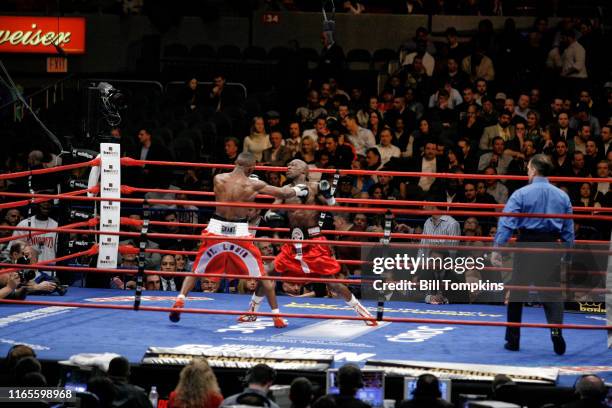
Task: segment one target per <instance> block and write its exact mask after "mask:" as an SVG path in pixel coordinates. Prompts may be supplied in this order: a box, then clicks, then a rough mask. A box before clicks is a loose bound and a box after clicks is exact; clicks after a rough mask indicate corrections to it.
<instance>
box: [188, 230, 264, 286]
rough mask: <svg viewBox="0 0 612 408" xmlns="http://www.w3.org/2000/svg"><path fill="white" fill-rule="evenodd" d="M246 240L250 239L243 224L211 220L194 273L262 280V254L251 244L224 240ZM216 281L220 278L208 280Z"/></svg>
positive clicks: (203, 235)
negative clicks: (258, 278) (252, 277)
mask: <svg viewBox="0 0 612 408" xmlns="http://www.w3.org/2000/svg"><path fill="white" fill-rule="evenodd" d="M231 237H234V238H247V237H251V238H252V235H251V233H250V232H249V225H248V224H247V223H246V222H231V221H221V220H218V219H215V218H211V219H210V221H209V223H208V226H207V227H206V230H205V231H204V232H203V233H202V241H203V242H202V245H201V246H200V249H199V250H198V256H197V257H196V260H195V263H194V269H193V271H194V272H195V273H202V274H208V273H213V274H232V275H245V276H264V275H265V274H266V273H265V271H264V266H263V262H262V260H261V252H259V248H257V247H256V246H255V245H254V244H253V242H251V241H235V242H230V241H227V238H231ZM210 279H211V280H213V281H218V280H220V279H221V278H210Z"/></svg>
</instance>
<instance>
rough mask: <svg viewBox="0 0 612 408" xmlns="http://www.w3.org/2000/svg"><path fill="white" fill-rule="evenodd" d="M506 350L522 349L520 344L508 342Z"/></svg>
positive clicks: (505, 346)
mask: <svg viewBox="0 0 612 408" xmlns="http://www.w3.org/2000/svg"><path fill="white" fill-rule="evenodd" d="M504 348H505V349H506V350H509V351H519V349H520V347H519V344H518V342H516V341H507V342H506V344H504Z"/></svg>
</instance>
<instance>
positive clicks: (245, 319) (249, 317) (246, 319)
mask: <svg viewBox="0 0 612 408" xmlns="http://www.w3.org/2000/svg"><path fill="white" fill-rule="evenodd" d="M249 312H255V302H253V301H252V300H251V303H249V310H248V311H247V314H243V315H241V316H239V317H238V319H236V320H237V321H238V323H250V322H254V321H256V320H257V316H256V315H253V314H248V313H249Z"/></svg>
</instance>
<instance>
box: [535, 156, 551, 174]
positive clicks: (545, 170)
mask: <svg viewBox="0 0 612 408" xmlns="http://www.w3.org/2000/svg"><path fill="white" fill-rule="evenodd" d="M529 166H531V167H532V168H533V170H534V171H535V172H536V174H535V175H536V176H542V177H548V176H550V175H551V174H552V172H553V169H554V166H553V164H552V161H551V160H550V158H549V157H548V156H546V155H545V154H536V155H535V156H533V157H532V158H531V160H529Z"/></svg>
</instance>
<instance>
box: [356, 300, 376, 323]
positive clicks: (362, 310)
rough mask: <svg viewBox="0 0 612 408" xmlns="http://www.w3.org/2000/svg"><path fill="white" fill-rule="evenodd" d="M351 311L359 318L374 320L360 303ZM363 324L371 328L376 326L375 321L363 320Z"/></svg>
mask: <svg viewBox="0 0 612 408" xmlns="http://www.w3.org/2000/svg"><path fill="white" fill-rule="evenodd" d="M353 309H354V310H355V312H357V314H358V315H359V316H361V317H367V318H374V316H372V314H371V313H370V312H368V309H366V308H365V307H363V305H362V304H361V303H360V304H358V305H356V306H355V307H354V308H353ZM363 322H364V323H365V324H366V325H367V326H372V327H374V326H378V322H377V321H376V320H364V321H363Z"/></svg>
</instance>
